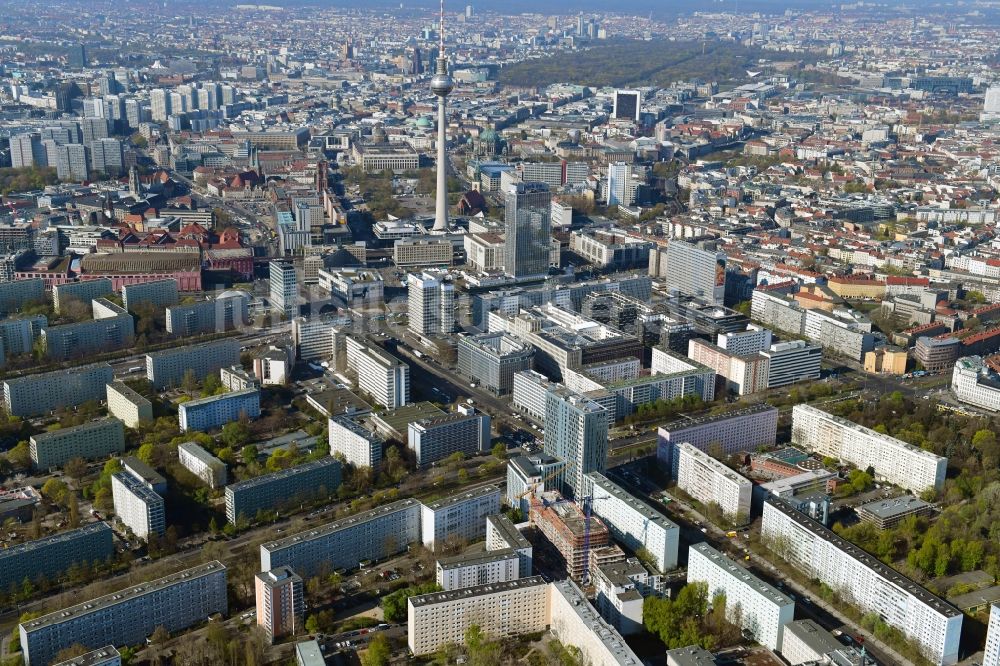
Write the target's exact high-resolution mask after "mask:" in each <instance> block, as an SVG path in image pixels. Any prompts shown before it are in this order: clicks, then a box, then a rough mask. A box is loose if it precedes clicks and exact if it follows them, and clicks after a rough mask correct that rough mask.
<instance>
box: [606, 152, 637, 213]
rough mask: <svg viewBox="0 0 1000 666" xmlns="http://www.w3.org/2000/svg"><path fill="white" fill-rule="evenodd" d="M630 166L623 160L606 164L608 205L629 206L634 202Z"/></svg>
mask: <svg viewBox="0 0 1000 666" xmlns="http://www.w3.org/2000/svg"><path fill="white" fill-rule="evenodd" d="M631 180H632V167H631V166H629V165H628V164H626V163H625V162H617V163H615V164H609V165H608V185H607V190H608V192H607V199H608V205H609V206H631V205H632V204H633V203H635V188H634V187H632V183H631Z"/></svg>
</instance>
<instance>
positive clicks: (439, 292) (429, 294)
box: [406, 270, 455, 335]
mask: <svg viewBox="0 0 1000 666" xmlns="http://www.w3.org/2000/svg"><path fill="white" fill-rule="evenodd" d="M406 290H407V313H408V315H409V324H408V328H409V329H410V330H411V331H412V332H413V333H415V334H417V335H436V334H439V333H451V332H452V331H453V330H455V287H454V286H453V285H452V283H451V277H450V276H449V275H448V273H447V271H430V270H428V271H424V272H423V273H419V274H418V273H410V274H409V276H408V277H407V278H406Z"/></svg>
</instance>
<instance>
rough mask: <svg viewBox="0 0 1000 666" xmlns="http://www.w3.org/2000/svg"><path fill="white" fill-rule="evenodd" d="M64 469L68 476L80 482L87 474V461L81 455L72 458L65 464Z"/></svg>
mask: <svg viewBox="0 0 1000 666" xmlns="http://www.w3.org/2000/svg"><path fill="white" fill-rule="evenodd" d="M63 471H64V472H65V473H66V476H68V477H69V478H71V479H73V480H74V481H76V482H77V484H79V483H80V481H81V480H82V479H83V477H85V476H86V475H87V461H86V460H84V459H83V458H80V457H79V456H77V457H76V458H71V459H69V460H67V461H66V464H65V465H63ZM77 487H79V485H78V486H77Z"/></svg>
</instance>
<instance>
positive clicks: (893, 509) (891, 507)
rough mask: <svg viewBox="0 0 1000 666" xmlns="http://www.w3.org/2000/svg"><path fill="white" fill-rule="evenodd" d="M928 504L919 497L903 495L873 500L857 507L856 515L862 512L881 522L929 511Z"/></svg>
mask: <svg viewBox="0 0 1000 666" xmlns="http://www.w3.org/2000/svg"><path fill="white" fill-rule="evenodd" d="M930 507H931V505H930V504H928V503H927V502H925V501H923V500H922V499H920V498H919V497H914V496H913V495H903V496H902V497H895V498H893V499H884V500H875V501H874V502H868V503H867V504H862V505H861V506H859V507H858V509H857V510H858V513H861V512H862V511H863V512H865V513H868V514H871V515H873V516H876V517H877V518H882V519H883V520H885V519H888V518H895V517H896V516H906V515H909V514H911V513H914V512H916V511H922V510H924V509H929V508H930Z"/></svg>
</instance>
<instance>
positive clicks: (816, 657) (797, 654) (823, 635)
mask: <svg viewBox="0 0 1000 666" xmlns="http://www.w3.org/2000/svg"><path fill="white" fill-rule="evenodd" d="M843 647H844V646H843V645H841V644H840V643H839V642H838V641H837V639H836V638H834V637H833V634H831V633H830V632H829V631H827V630H826V629H824V628H823V627H821V626H819V625H818V624H816V623H815V622H814V621H812V620H795V621H794V622H789V623H788V624H786V625H785V631H784V634H783V635H782V637H781V656H782V657H784V659H785V661H787V662H788V663H789V664H790V665H791V666H799V664H812V663H816V662H819V663H825V662H824V658H825V657H826V655H828V654H830V653H831V652H835V651H837V650H840V649H841V648H843Z"/></svg>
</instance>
